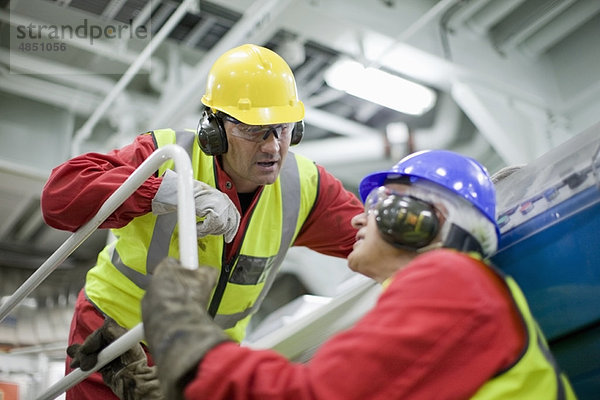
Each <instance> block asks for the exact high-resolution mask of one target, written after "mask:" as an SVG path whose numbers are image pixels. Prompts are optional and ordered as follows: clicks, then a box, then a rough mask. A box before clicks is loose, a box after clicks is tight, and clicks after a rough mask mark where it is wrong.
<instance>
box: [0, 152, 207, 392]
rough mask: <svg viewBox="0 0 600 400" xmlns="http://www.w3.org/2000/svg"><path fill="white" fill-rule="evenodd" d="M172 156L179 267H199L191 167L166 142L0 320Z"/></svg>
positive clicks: (134, 335)
mask: <svg viewBox="0 0 600 400" xmlns="http://www.w3.org/2000/svg"><path fill="white" fill-rule="evenodd" d="M170 159H172V160H173V162H174V164H175V170H176V171H177V202H178V206H177V219H178V224H179V257H180V261H181V264H182V266H184V267H185V268H189V269H196V268H198V250H197V233H196V218H195V213H196V211H195V205H194V196H193V193H192V179H193V173H192V166H191V161H190V158H189V156H188V154H187V153H186V152H185V150H183V148H182V147H180V146H178V145H174V144H171V145H167V146H164V147H161V148H159V149H157V150H156V151H155V152H154V153H152V154H151V155H150V156H149V157H148V158H147V159H146V160H145V161H144V162H143V163H142V164H141V165H140V166H139V167H138V168H137V169H136V170H135V171H134V172H133V173H132V174H131V175H130V176H129V177H128V178H127V180H125V182H123V184H122V185H121V186H120V187H119V188H118V189H117V190H116V191H115V192H114V193H113V194H112V195H111V196H110V197H109V198H108V199H107V200H106V201H105V202H104V204H103V205H102V207H100V210H99V211H98V213H97V214H96V215H95V216H94V217H93V218H92V219H91V220H90V221H89V222H87V223H86V224H85V225H83V226H82V227H81V228H79V229H78V230H77V231H76V232H74V233H73V234H72V235H71V236H70V237H69V238H68V239H67V240H66V241H65V242H64V243H63V244H62V245H61V246H60V247H59V248H58V249H57V250H56V251H55V252H54V253H53V254H52V255H51V256H50V257H49V258H48V259H47V260H46V262H44V263H43V264H42V265H41V266H40V267H39V268H38V269H37V270H36V272H34V273H33V274H32V275H31V276H30V277H29V279H27V281H25V283H23V285H21V286H20V287H19V288H18V289H17V290H16V291H15V293H13V295H12V296H11V297H10V298H9V299H8V300H7V301H6V302H5V303H3V304H2V305H1V306H0V321H2V320H3V319H4V318H5V317H6V316H7V315H8V313H9V312H10V311H11V310H12V309H13V308H14V307H16V306H17V305H18V304H19V303H20V302H21V301H22V300H23V299H24V298H25V297H26V296H27V295H29V294H30V293H31V292H32V291H33V290H34V289H35V288H36V287H37V286H38V285H39V284H40V283H41V282H42V281H43V280H44V279H46V278H47V277H48V275H50V274H51V273H52V272H53V271H54V270H55V269H56V267H58V266H59V265H60V264H61V263H62V262H63V261H65V260H66V258H67V257H68V256H69V255H70V254H71V253H73V251H75V249H77V248H78V247H79V246H80V245H81V243H83V242H84V241H85V240H86V239H87V238H88V237H89V236H90V235H91V234H92V233H93V232H94V231H95V230H96V229H97V228H98V226H100V224H101V223H102V222H104V220H105V219H106V218H108V216H109V215H110V214H112V213H113V212H114V211H115V210H116V209H117V208H118V207H119V206H120V205H121V204H122V203H123V202H124V201H125V200H126V199H127V198H129V196H131V195H132V194H133V192H134V191H135V190H136V189H137V188H138V187H139V186H140V185H141V184H142V183H143V182H144V181H145V180H146V179H148V177H150V175H152V174H153V173H154V172H155V171H156V170H157V169H159V168H160V166H161V165H162V164H163V163H164V162H165V161H167V160H170ZM143 338H144V329H143V325H142V323H140V324H138V325H136V326H135V327H133V328H132V329H131V330H130V331H128V332H127V333H126V334H124V335H123V336H121V337H120V338H119V339H117V340H116V341H114V342H113V343H112V344H110V345H109V346H107V347H106V348H105V349H104V350H102V352H101V353H100V354H99V355H98V362H97V364H96V365H95V366H94V368H92V369H91V370H89V371H85V372H84V371H82V370H81V369H79V368H78V369H76V370H74V371H72V372H71V373H70V374H69V375H67V376H65V377H64V378H63V379H62V380H60V381H58V382H57V383H56V384H54V385H53V386H51V387H50V388H48V390H47V391H46V392H44V393H43V394H42V395H40V397H38V400H42V399H54V398H56V397H57V396H58V395H60V394H61V393H63V392H64V391H66V390H67V389H69V388H70V387H72V386H74V385H76V384H77V383H79V382H81V381H82V380H84V379H85V378H87V377H88V376H89V375H91V374H92V373H93V372H95V371H97V370H99V369H100V368H102V367H103V366H104V365H106V364H107V363H109V362H110V361H111V360H113V359H115V358H116V357H118V356H119V355H121V354H123V353H124V352H125V351H127V350H128V349H130V348H131V347H133V346H134V345H135V344H136V343H138V342H139V341H141V340H142V339H143Z"/></svg>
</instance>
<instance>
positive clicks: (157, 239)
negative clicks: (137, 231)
mask: <svg viewBox="0 0 600 400" xmlns="http://www.w3.org/2000/svg"><path fill="white" fill-rule="evenodd" d="M175 225H177V213H170V214H163V215H159V216H157V217H156V222H155V223H154V230H153V231H152V239H150V246H149V247H148V255H147V256H146V273H147V274H152V273H154V270H155V269H156V267H157V266H158V264H159V263H160V262H161V261H162V260H164V259H165V257H167V256H168V255H169V247H170V245H171V236H173V231H174V230H175ZM138 286H139V285H138ZM142 289H144V290H145V289H146V287H142Z"/></svg>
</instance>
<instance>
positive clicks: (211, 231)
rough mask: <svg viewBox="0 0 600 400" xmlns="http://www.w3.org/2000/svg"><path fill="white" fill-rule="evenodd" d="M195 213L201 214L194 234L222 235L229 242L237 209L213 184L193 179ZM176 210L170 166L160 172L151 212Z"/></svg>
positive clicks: (236, 221) (174, 175)
mask: <svg viewBox="0 0 600 400" xmlns="http://www.w3.org/2000/svg"><path fill="white" fill-rule="evenodd" d="M193 183H194V187H193V193H194V201H195V205H196V215H197V216H198V217H200V218H204V219H203V220H202V221H200V222H198V223H197V224H196V230H197V232H198V237H200V238H202V237H204V236H206V235H224V237H225V241H226V242H227V243H230V242H231V241H232V240H233V237H234V236H235V233H236V232H237V229H238V226H239V225H240V213H239V212H238V210H237V208H235V205H234V204H233V203H232V202H231V200H230V199H229V197H227V195H226V194H225V193H223V192H221V191H220V190H218V189H215V188H214V187H212V186H210V185H208V184H206V183H204V182H200V181H197V180H194V181H193ZM176 210H177V172H175V171H172V170H170V169H168V170H166V171H165V173H164V175H163V180H162V183H161V184H160V186H159V188H158V191H157V192H156V195H155V196H154V199H152V212H153V213H154V214H156V215H161V214H167V213H171V212H174V211H176Z"/></svg>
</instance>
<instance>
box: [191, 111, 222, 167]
mask: <svg viewBox="0 0 600 400" xmlns="http://www.w3.org/2000/svg"><path fill="white" fill-rule="evenodd" d="M197 135H198V145H199V146H200V149H202V151H203V152H204V153H205V154H207V155H209V156H219V155H221V154H224V153H227V134H226V133H225V127H224V126H223V121H222V120H221V118H219V117H218V116H217V115H216V114H215V113H214V112H213V111H212V110H211V109H209V108H206V109H205V110H204V111H203V112H202V116H201V117H200V121H199V122H198V132H197Z"/></svg>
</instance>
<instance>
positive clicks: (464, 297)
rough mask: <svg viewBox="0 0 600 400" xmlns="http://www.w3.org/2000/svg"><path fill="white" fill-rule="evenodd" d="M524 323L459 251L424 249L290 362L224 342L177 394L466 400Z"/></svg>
mask: <svg viewBox="0 0 600 400" xmlns="http://www.w3.org/2000/svg"><path fill="white" fill-rule="evenodd" d="M525 337H526V334H525V328H524V326H523V324H522V322H521V320H520V317H519V314H518V311H517V310H516V308H515V306H514V305H513V302H512V300H511V298H510V294H509V292H508V289H506V288H505V286H504V285H503V283H502V282H501V280H500V279H499V278H498V277H497V276H496V275H495V274H494V273H493V272H492V271H491V270H490V269H489V268H487V267H485V266H484V265H483V264H482V263H481V262H479V261H477V260H475V259H473V258H471V257H469V256H468V255H466V254H464V253H458V252H456V251H452V250H446V249H441V250H434V251H431V252H428V253H425V254H423V255H420V256H419V257H417V258H416V259H414V260H413V261H412V262H411V263H410V264H409V265H407V266H406V268H405V269H403V270H401V271H399V272H398V273H397V274H396V275H395V277H394V278H393V280H392V282H391V283H390V285H389V287H388V288H387V289H386V290H385V292H383V294H382V295H381V297H380V298H379V300H378V302H377V304H376V306H375V307H374V308H373V309H372V310H371V311H370V312H369V313H367V315H366V316H365V317H363V318H362V319H361V320H360V321H359V322H358V323H357V324H356V325H355V326H354V327H353V328H351V329H349V330H347V331H344V332H342V333H340V334H338V335H336V336H334V337H333V338H331V339H330V340H329V341H327V342H326V343H325V344H323V346H322V347H321V348H320V349H319V350H318V351H317V353H316V354H315V356H314V357H313V359H312V360H311V361H310V362H309V363H307V364H295V363H291V362H289V361H287V360H286V359H285V358H283V357H282V356H280V355H278V354H277V353H275V352H273V351H270V350H259V351H253V350H250V349H248V348H245V347H240V346H238V345H237V344H234V343H231V342H226V343H223V344H220V345H218V346H216V347H215V348H213V349H211V350H210V351H209V352H208V353H207V354H206V356H205V357H204V359H203V360H202V362H201V363H200V365H199V367H198V369H197V371H196V375H195V379H194V380H192V381H191V382H190V383H189V384H188V385H187V386H186V389H185V392H184V393H185V397H186V398H187V399H211V400H220V399H223V400H225V399H227V400H237V399H244V400H249V399H256V400H275V399H285V400H300V399H302V400H308V399H327V400H336V399H339V400H353V399H356V400H371V399H381V400H390V399H410V400H419V399H423V400H431V399H444V400H449V399H461V400H464V399H467V398H469V397H470V396H472V395H473V394H474V393H475V392H476V391H477V389H478V388H479V387H480V386H482V385H483V384H484V383H485V382H486V381H487V380H488V379H490V378H491V377H493V376H494V374H495V373H497V372H498V371H500V370H502V369H503V368H505V367H507V366H509V365H511V363H513V362H514V361H515V360H516V359H518V357H519V355H520V352H521V351H522V350H523V348H524V346H525V345H526V343H525V340H526V339H525Z"/></svg>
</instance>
